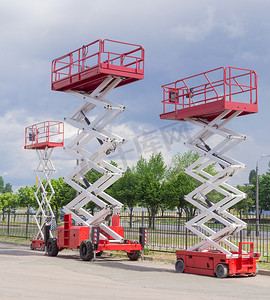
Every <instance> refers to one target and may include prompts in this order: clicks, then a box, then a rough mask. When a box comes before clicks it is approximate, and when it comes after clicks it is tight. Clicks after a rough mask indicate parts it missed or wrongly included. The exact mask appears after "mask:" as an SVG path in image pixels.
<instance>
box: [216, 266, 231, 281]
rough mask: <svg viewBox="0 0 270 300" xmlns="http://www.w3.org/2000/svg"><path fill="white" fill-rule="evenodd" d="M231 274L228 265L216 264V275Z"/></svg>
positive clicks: (223, 276)
mask: <svg viewBox="0 0 270 300" xmlns="http://www.w3.org/2000/svg"><path fill="white" fill-rule="evenodd" d="M228 274H229V272H228V266H227V265H224V264H217V266H216V276H217V277H218V278H225V277H227V276H228Z"/></svg>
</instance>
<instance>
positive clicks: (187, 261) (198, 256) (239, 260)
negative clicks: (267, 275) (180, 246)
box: [175, 242, 260, 278]
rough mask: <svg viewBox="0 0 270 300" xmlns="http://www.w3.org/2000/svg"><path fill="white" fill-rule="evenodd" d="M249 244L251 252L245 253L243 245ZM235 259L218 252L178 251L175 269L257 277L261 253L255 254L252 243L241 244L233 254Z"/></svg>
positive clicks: (192, 272) (217, 274)
mask: <svg viewBox="0 0 270 300" xmlns="http://www.w3.org/2000/svg"><path fill="white" fill-rule="evenodd" d="M243 244H249V245H250V252H248V253H243V251H242V245H243ZM232 254H233V257H232V258H227V256H226V254H224V253H221V252H219V251H216V250H207V251H204V252H199V251H187V250H176V257H177V261H176V264H175V269H176V271H177V272H179V273H184V272H185V273H191V274H198V275H208V276H217V277H218V278H224V277H227V276H256V275H257V272H258V269H257V262H258V260H259V257H260V255H259V253H254V252H253V243H252V242H246V243H244V242H240V243H239V252H238V253H237V252H232Z"/></svg>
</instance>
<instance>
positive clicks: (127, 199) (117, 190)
mask: <svg viewBox="0 0 270 300" xmlns="http://www.w3.org/2000/svg"><path fill="white" fill-rule="evenodd" d="M138 181H139V176H138V174H137V172H136V170H135V168H134V167H133V168H129V167H128V168H127V170H126V172H125V175H124V176H123V177H122V178H120V179H119V180H117V181H116V182H115V183H114V184H113V185H112V187H111V189H110V195H111V196H112V197H114V198H115V199H116V200H118V201H120V202H121V203H123V204H124V205H125V206H127V207H128V208H129V210H130V216H129V218H130V219H129V225H130V228H131V227H132V214H133V209H134V207H135V206H136V205H137V204H138V197H136V190H137V188H138Z"/></svg>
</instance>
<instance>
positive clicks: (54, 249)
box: [44, 238, 59, 256]
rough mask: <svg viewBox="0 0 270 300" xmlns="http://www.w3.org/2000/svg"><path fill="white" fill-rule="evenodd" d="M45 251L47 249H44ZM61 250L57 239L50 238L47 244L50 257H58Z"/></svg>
mask: <svg viewBox="0 0 270 300" xmlns="http://www.w3.org/2000/svg"><path fill="white" fill-rule="evenodd" d="M44 249H45V247H44ZM58 251H59V248H58V246H57V239H56V238H49V239H48V242H47V253H48V255H49V256H56V255H57V254H58Z"/></svg>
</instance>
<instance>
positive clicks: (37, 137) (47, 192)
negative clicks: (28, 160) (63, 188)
mask: <svg viewBox="0 0 270 300" xmlns="http://www.w3.org/2000/svg"><path fill="white" fill-rule="evenodd" d="M63 145H64V123H63V122H58V121H46V122H41V123H37V124H34V125H31V126H28V127H26V128H25V145H24V149H32V150H36V153H37V156H38V159H39V163H38V166H37V168H36V169H35V174H36V181H37V182H36V183H37V190H36V192H35V198H36V200H37V203H38V206H39V207H38V209H37V211H36V214H35V216H34V218H35V221H36V224H37V227H38V233H37V235H36V238H35V239H31V242H32V243H31V248H32V249H44V246H45V240H46V238H45V235H46V234H47V235H49V237H51V238H52V237H53V235H52V232H51V226H52V224H53V222H55V216H54V213H53V210H52V208H51V205H50V202H51V199H52V197H53V195H54V189H53V186H52V185H51V182H50V180H51V178H52V175H53V172H54V171H55V168H54V165H53V163H52V161H51V156H52V152H53V149H54V148H55V147H63ZM45 227H47V228H48V232H47V231H45Z"/></svg>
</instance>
